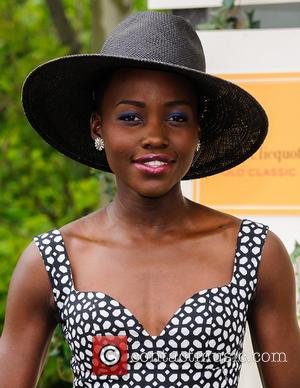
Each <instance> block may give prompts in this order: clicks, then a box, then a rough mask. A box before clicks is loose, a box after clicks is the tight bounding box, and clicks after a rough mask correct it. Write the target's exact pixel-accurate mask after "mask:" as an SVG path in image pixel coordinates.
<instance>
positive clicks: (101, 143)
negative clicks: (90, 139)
mask: <svg viewBox="0 0 300 388" xmlns="http://www.w3.org/2000/svg"><path fill="white" fill-rule="evenodd" d="M95 147H96V149H97V150H98V151H102V150H103V149H104V141H103V139H102V137H100V136H98V137H96V138H95Z"/></svg>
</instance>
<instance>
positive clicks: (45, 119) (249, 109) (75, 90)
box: [22, 54, 268, 180]
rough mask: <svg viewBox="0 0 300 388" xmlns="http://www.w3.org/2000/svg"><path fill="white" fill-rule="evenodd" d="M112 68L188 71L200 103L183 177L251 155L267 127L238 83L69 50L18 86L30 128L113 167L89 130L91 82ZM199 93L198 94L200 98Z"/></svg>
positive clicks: (85, 158)
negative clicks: (197, 144)
mask: <svg viewBox="0 0 300 388" xmlns="http://www.w3.org/2000/svg"><path fill="white" fill-rule="evenodd" d="M117 67H136V68H147V69H158V70H165V71H171V72H176V73H179V74H182V75H185V76H187V77H188V78H190V79H191V80H192V81H193V84H194V85H195V87H196V89H198V90H199V98H201V99H202V102H201V103H202V104H203V103H204V112H203V117H202V118H201V121H200V126H201V130H202V132H201V148H200V152H199V154H197V157H196V159H195V160H194V162H193V165H192V166H191V168H190V169H189V171H188V172H187V174H186V175H185V176H184V177H183V178H182V180H187V179H195V178H201V177H205V176H210V175H213V174H217V173H220V172H222V171H225V170H228V169H230V168H232V167H234V166H237V165H238V164H240V163H242V162H243V161H245V160H246V159H248V158H249V157H250V156H251V155H253V154H254V153H255V152H256V151H257V150H258V148H259V147H260V146H261V144H262V143H263V141H264V139H265V137H266V135H267V131H268V119H267V115H266V113H265V111H264V109H263V108H262V106H261V105H260V104H259V103H258V101H257V100H256V99H255V98H254V97H253V96H251V95H250V94H249V93H247V92H246V91H245V90H244V89H242V88H240V87H239V86H237V85H235V84H233V83H231V82H228V81H226V80H223V79H221V78H218V77H216V76H213V75H210V74H207V73H205V72H201V71H198V70H193V69H191V68H186V67H183V66H178V65H176V64H170V63H163V62H158V61H149V60H142V59H141V60H139V59H132V58H126V57H114V56H106V55H103V54H82V55H71V56H65V57H61V58H57V59H54V60H51V61H49V62H46V63H44V64H43V65H40V66H38V67H37V68H36V69H34V70H33V71H32V72H31V73H30V74H29V75H28V77H27V78H26V80H25V82H24V85H23V90H22V103H23V109H24V112H25V114H26V116H27V118H28V121H29V122H30V124H31V125H32V127H33V128H34V129H35V130H36V131H37V132H38V133H39V135H40V136H41V137H42V138H43V139H44V140H45V141H46V142H47V143H48V144H50V145H51V146H52V147H54V148H56V149H57V150H58V151H60V152H61V153H63V154H64V155H66V156H68V157H70V158H72V159H74V160H76V161H78V162H80V163H83V164H85V165H87V166H90V167H93V168H96V169H100V170H102V171H107V172H112V171H111V169H110V167H109V165H108V162H107V159H106V155H105V152H104V151H101V152H99V151H98V150H96V148H95V145H94V141H93V139H92V137H91V135H90V124H89V123H90V115H91V113H92V112H93V110H94V101H93V86H94V84H95V81H97V82H98V84H99V85H100V83H101V77H104V76H105V74H106V72H107V71H108V70H111V69H113V68H117ZM200 96H201V97H200Z"/></svg>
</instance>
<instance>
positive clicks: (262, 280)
mask: <svg viewBox="0 0 300 388" xmlns="http://www.w3.org/2000/svg"><path fill="white" fill-rule="evenodd" d="M249 328H250V332H251V337H252V341H253V346H254V350H255V351H257V352H259V356H260V357H259V358H260V359H261V361H260V362H259V365H258V366H259V370H260V372H261V375H262V377H263V381H264V384H265V386H266V387H268V388H269V387H272V388H285V387H289V388H297V387H299V384H300V368H299V365H300V330H299V326H298V322H297V317H296V290H295V275H294V270H293V266H292V263H291V260H290V257H289V254H288V252H287V250H286V248H285V246H284V245H283V243H282V241H281V240H280V239H279V238H278V236H276V235H275V234H274V233H273V232H271V231H269V232H268V236H267V239H266V241H265V245H264V248H263V253H262V257H261V262H260V266H259V271H258V281H257V287H256V295H255V298H254V300H253V302H252V305H251V306H250V310H249Z"/></svg>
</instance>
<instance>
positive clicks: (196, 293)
mask: <svg viewBox="0 0 300 388" xmlns="http://www.w3.org/2000/svg"><path fill="white" fill-rule="evenodd" d="M244 221H246V219H242V221H241V223H240V226H239V230H238V233H237V237H236V246H235V254H234V258H233V269H232V276H231V279H230V282H229V283H227V284H225V285H223V286H217V287H210V288H204V289H202V290H200V291H196V292H195V293H194V294H193V295H191V296H189V297H188V298H187V299H186V300H185V301H184V302H183V303H182V304H181V305H180V307H178V309H177V310H176V311H175V312H174V313H173V314H172V316H171V318H170V319H169V320H168V321H167V323H166V325H165V326H164V327H163V329H162V330H161V332H160V333H159V334H158V335H151V334H150V333H149V332H148V330H146V329H145V327H144V325H143V324H142V323H141V322H140V320H139V319H138V318H137V317H136V316H135V315H134V314H133V313H132V312H131V310H130V309H129V308H127V307H126V306H125V305H124V304H122V303H121V302H119V301H118V300H117V299H115V298H114V297H112V296H111V295H109V294H107V293H105V292H103V291H80V290H77V289H76V288H75V284H74V279H73V273H72V266H71V262H70V260H69V255H68V252H67V249H66V246H65V242H64V239H63V236H62V234H61V231H60V230H59V229H55V230H56V231H58V232H59V235H60V237H61V243H62V245H63V247H64V253H65V260H66V264H67V265H68V266H67V268H68V274H69V276H70V282H71V291H73V292H75V293H76V294H89V293H91V294H98V293H100V294H103V295H104V297H106V298H108V299H110V300H111V301H114V302H116V303H117V304H118V305H119V306H120V307H121V309H122V310H123V311H125V310H126V311H127V312H128V313H129V315H130V317H131V318H132V319H133V320H134V321H135V323H136V324H137V326H139V327H140V328H141V329H142V332H143V333H144V335H145V336H147V337H149V338H151V339H153V340H156V339H158V338H160V337H162V336H163V335H164V334H165V333H166V330H167V329H168V328H169V326H170V325H171V323H172V320H173V319H174V318H176V316H177V315H178V314H179V313H180V312H181V311H182V309H183V308H184V307H185V306H186V304H187V302H188V301H189V299H195V297H196V296H197V295H200V294H202V293H203V294H206V293H208V292H209V291H211V290H213V289H216V290H221V289H223V288H226V287H227V288H228V287H231V286H232V284H233V282H234V279H235V273H236V270H237V253H238V251H239V244H238V243H239V237H240V232H241V231H242V227H243V224H244ZM70 294H71V293H70ZM69 296H70V295H69Z"/></svg>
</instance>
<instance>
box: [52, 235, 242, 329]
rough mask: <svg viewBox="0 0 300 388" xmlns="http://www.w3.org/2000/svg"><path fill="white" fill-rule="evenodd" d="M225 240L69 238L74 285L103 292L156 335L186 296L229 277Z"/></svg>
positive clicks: (230, 249)
mask: <svg viewBox="0 0 300 388" xmlns="http://www.w3.org/2000/svg"><path fill="white" fill-rule="evenodd" d="M66 245H67V244H66ZM221 245H222V249H221ZM225 246H226V244H225V245H224V242H223V244H221V241H220V246H219V247H218V244H217V245H216V244H214V245H212V244H210V241H209V239H207V241H204V240H202V243H201V244H200V243H199V241H197V242H196V241H189V242H187V241H184V242H181V243H180V242H179V243H177V244H165V245H162V244H160V245H159V246H157V245H155V244H131V245H129V246H123V247H118V246H113V245H110V244H107V245H106V246H105V245H103V244H102V245H101V246H97V245H96V246H95V245H94V244H91V245H87V244H85V245H84V247H85V248H84V249H83V247H82V248H80V247H76V245H75V244H68V245H67V252H68V257H69V260H70V268H71V271H72V279H73V284H74V288H75V290H76V291H82V292H88V291H93V292H97V291H98V292H101V293H103V294H105V295H106V296H107V297H110V298H112V300H115V301H117V302H118V303H120V304H121V305H122V306H124V307H126V308H128V310H129V311H130V312H131V314H132V315H134V316H135V317H136V319H137V321H138V322H139V323H140V324H141V325H142V327H143V328H145V330H146V332H147V333H148V334H150V335H158V334H159V333H161V332H162V330H163V328H164V327H166V325H167V323H168V322H170V320H171V318H172V317H173V316H174V314H175V312H176V311H177V310H178V309H179V308H180V307H182V306H183V304H184V303H185V302H186V300H188V299H189V298H190V297H191V296H194V295H195V294H196V293H198V292H199V291H202V290H205V289H210V288H213V287H220V286H224V285H228V284H229V283H230V282H231V280H232V276H233V270H234V259H235V248H236V246H235V245H232V246H227V247H226V248H227V249H226V250H225V252H224V247H225ZM78 252H81V254H80V255H78ZM53 302H54V301H53Z"/></svg>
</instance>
